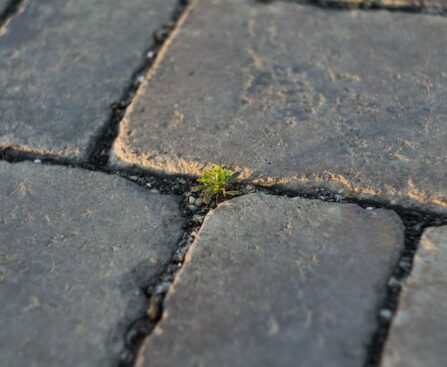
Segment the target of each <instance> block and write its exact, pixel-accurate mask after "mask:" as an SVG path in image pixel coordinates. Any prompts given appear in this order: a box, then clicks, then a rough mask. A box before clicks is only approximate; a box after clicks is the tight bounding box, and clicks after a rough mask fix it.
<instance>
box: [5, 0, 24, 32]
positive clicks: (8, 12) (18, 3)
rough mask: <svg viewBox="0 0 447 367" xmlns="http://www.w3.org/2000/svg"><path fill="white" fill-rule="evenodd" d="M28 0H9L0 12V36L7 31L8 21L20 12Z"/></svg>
mask: <svg viewBox="0 0 447 367" xmlns="http://www.w3.org/2000/svg"><path fill="white" fill-rule="evenodd" d="M28 3H29V0H10V1H9V4H8V5H7V6H6V8H5V10H3V12H2V13H1V14H0V37H1V36H3V35H4V34H5V33H6V32H7V28H8V23H9V22H10V21H11V19H12V18H13V17H14V16H15V15H18V14H20V13H21V12H22V11H23V10H25V7H26V6H27V5H28Z"/></svg>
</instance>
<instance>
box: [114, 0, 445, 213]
mask: <svg viewBox="0 0 447 367" xmlns="http://www.w3.org/2000/svg"><path fill="white" fill-rule="evenodd" d="M446 34H447V19H445V18H443V17H437V16H428V15H421V14H406V13H398V12H393V13H391V12H387V11H377V12H365V11H341V12H340V11H333V10H325V9H321V8H316V7H311V6H301V5H298V4H296V3H293V2H274V3H273V4H270V5H266V4H261V3H259V2H254V1H245V0H228V1H213V0H197V1H196V2H195V6H194V7H193V9H192V10H191V12H190V16H189V17H188V19H187V20H186V22H185V24H184V25H183V27H181V28H180V29H179V31H178V32H177V33H176V34H175V37H174V39H173V40H172V42H171V44H170V45H169V46H168V47H167V48H166V49H165V50H164V52H162V57H161V58H160V60H159V63H158V64H157V66H156V67H155V68H154V69H153V72H152V73H151V74H150V75H149V78H148V80H147V82H146V83H145V85H144V87H143V88H142V89H141V90H140V93H139V96H138V98H136V100H135V102H134V103H133V104H132V106H131V108H130V109H129V110H128V114H127V116H126V118H125V120H124V121H123V122H122V124H121V126H120V135H119V138H118V140H117V141H116V142H115V146H114V157H115V164H116V165H138V166H140V167H145V168H148V169H150V170H154V171H161V172H164V173H183V174H196V175H200V174H201V173H202V171H203V169H204V168H205V167H209V166H211V165H212V164H224V165H229V166H233V167H235V168H237V169H239V170H240V171H241V172H242V175H241V177H244V178H247V179H250V180H252V181H254V182H257V183H259V184H264V185H271V184H276V185H281V186H283V187H286V188H290V189H294V190H303V191H306V190H311V189H313V188H315V187H324V188H327V189H331V190H339V191H341V192H343V193H350V194H353V195H356V196H357V197H362V198H365V197H366V198H375V199H378V200H383V201H385V200H387V201H396V202H397V203H399V204H402V205H408V206H413V205H416V206H420V207H424V208H431V209H433V210H439V211H443V212H446V211H447V170H446V169H445V167H447V144H445V142H446V141H447V104H446V103H445V101H446V100H447V73H446V70H447V47H446V46H447V39H446V37H445V35H446Z"/></svg>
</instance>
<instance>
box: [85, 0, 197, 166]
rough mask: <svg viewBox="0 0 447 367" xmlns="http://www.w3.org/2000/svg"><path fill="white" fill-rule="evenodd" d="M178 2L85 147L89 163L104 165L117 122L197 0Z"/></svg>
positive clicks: (121, 118)
mask: <svg viewBox="0 0 447 367" xmlns="http://www.w3.org/2000/svg"><path fill="white" fill-rule="evenodd" d="M177 1H178V4H177V6H176V8H175V9H174V11H173V14H172V16H171V19H170V20H169V21H168V22H167V23H164V24H163V25H162V26H161V27H159V29H158V30H157V31H155V32H154V40H153V44H152V45H151V46H150V47H149V49H147V50H146V51H145V53H144V55H146V57H144V58H143V61H142V64H141V65H140V66H139V68H138V69H137V70H136V71H134V73H133V77H132V78H131V83H130V85H129V86H128V87H127V88H126V89H125V90H124V93H123V95H122V97H121V98H120V100H119V101H118V102H116V103H114V104H112V111H111V115H110V118H109V121H108V122H107V123H106V124H105V126H104V128H103V129H102V131H101V132H100V133H99V134H98V135H97V136H96V137H94V138H93V139H92V141H91V143H90V147H89V149H88V152H89V153H88V157H89V158H88V162H89V163H90V164H93V165H97V166H101V167H104V166H106V165H107V163H108V160H109V156H110V154H109V153H110V150H111V148H112V145H113V143H114V141H115V140H116V137H117V136H118V133H119V129H120V125H121V124H123V120H124V119H125V115H126V114H127V110H128V109H129V106H131V103H132V101H133V99H134V98H135V97H136V96H137V95H138V91H139V90H140V85H142V84H144V83H145V81H146V79H147V78H148V77H150V75H151V73H152V70H154V69H156V68H157V66H158V64H159V63H160V60H161V59H163V54H164V52H165V50H166V47H167V46H168V45H169V44H170V43H171V40H172V38H173V37H175V34H176V33H177V32H178V29H179V28H180V27H181V25H182V24H183V23H184V21H185V19H186V18H187V16H188V14H189V12H190V10H191V8H192V7H193V6H194V3H195V2H196V0H192V1H189V0H177Z"/></svg>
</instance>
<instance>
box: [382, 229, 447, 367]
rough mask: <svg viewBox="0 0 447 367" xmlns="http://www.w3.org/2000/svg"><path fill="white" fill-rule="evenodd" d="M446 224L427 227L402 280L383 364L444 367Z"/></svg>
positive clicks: (446, 340)
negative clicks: (405, 278)
mask: <svg viewBox="0 0 447 367" xmlns="http://www.w3.org/2000/svg"><path fill="white" fill-rule="evenodd" d="M446 264H447V226H444V227H440V228H429V229H427V230H426V231H425V232H424V234H423V236H422V239H421V242H420V244H419V249H418V251H417V253H416V256H415V260H414V266H413V270H412V272H411V275H410V276H409V278H408V279H407V280H406V282H405V284H404V287H403V290H402V294H401V297H400V301H399V309H398V311H397V314H396V316H395V318H394V320H393V324H392V327H391V331H390V334H389V337H388V342H387V344H386V346H385V354H384V360H383V363H382V366H383V367H420V366H424V367H441V366H447V351H446V350H445V346H446V344H447V267H446Z"/></svg>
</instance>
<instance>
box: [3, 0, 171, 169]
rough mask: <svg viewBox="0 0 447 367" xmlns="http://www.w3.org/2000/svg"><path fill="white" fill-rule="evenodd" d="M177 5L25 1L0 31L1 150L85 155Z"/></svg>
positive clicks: (162, 1)
mask: <svg viewBox="0 0 447 367" xmlns="http://www.w3.org/2000/svg"><path fill="white" fill-rule="evenodd" d="M177 3H178V2H177V0H151V1H146V0H126V1H122V0H99V1H91V0H67V1H29V2H27V6H26V7H25V8H24V10H23V11H22V12H21V13H20V14H17V15H15V16H14V17H13V18H12V19H11V21H10V22H9V23H8V25H7V27H6V28H5V30H4V33H3V35H2V36H0V90H1V97H0V110H1V111H2V113H1V114H0V149H2V148H3V149H4V148H8V147H15V148H16V149H19V150H22V151H25V152H33V153H39V154H43V155H51V156H63V157H70V158H75V159H78V160H79V159H85V158H86V157H87V155H88V153H89V151H90V148H91V144H92V143H93V141H94V139H95V138H96V136H97V135H98V134H99V133H100V131H101V129H102V128H103V127H104V126H105V124H106V123H107V122H108V119H109V117H110V113H111V104H112V103H113V102H115V101H118V100H119V99H120V98H121V96H122V94H123V93H124V90H125V89H126V88H127V87H128V85H130V84H131V83H132V81H131V78H132V74H133V73H134V71H136V69H137V68H138V67H139V66H140V65H141V63H142V61H143V58H144V55H143V54H144V52H145V50H146V49H147V48H148V47H149V46H150V45H151V44H152V33H153V32H154V31H155V30H156V29H157V28H158V27H159V26H161V25H162V24H163V23H164V22H166V21H167V20H169V19H170V17H171V14H172V12H173V10H174V9H175V7H176V6H177Z"/></svg>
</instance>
